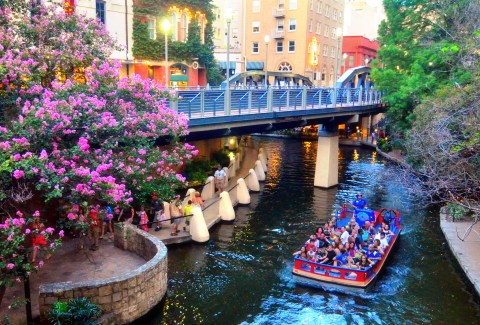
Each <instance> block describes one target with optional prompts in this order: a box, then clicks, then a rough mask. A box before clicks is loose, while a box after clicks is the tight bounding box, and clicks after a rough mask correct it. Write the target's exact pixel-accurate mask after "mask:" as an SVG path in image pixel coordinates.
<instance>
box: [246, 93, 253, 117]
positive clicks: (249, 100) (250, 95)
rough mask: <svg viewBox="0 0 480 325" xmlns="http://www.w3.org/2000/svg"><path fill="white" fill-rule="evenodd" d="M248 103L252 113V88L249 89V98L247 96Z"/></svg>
mask: <svg viewBox="0 0 480 325" xmlns="http://www.w3.org/2000/svg"><path fill="white" fill-rule="evenodd" d="M247 103H248V114H250V111H251V110H252V90H251V89H249V90H248V98H247Z"/></svg>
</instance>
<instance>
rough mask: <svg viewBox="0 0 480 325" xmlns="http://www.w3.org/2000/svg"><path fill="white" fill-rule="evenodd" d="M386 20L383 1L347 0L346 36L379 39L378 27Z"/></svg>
mask: <svg viewBox="0 0 480 325" xmlns="http://www.w3.org/2000/svg"><path fill="white" fill-rule="evenodd" d="M384 19H386V16H385V10H384V8H383V1H382V0H345V20H344V27H343V29H344V35H345V36H364V37H366V38H368V39H376V38H377V37H378V26H379V25H380V23H381V22H382V20H384Z"/></svg>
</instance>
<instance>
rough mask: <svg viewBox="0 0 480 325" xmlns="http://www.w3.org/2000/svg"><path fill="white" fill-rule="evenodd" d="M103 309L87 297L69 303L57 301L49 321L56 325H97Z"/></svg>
mask: <svg viewBox="0 0 480 325" xmlns="http://www.w3.org/2000/svg"><path fill="white" fill-rule="evenodd" d="M101 314H102V308H100V306H98V305H97V304H94V303H93V302H91V301H90V300H88V299H87V298H85V297H82V298H74V299H71V300H69V301H68V302H63V301H57V302H56V303H54V304H53V309H52V310H51V311H50V312H49V313H48V319H49V320H50V321H51V322H52V323H53V324H55V325H69V324H72V325H83V324H85V325H96V324H99V323H98V322H97V321H96V320H97V319H98V318H99V317H100V316H101Z"/></svg>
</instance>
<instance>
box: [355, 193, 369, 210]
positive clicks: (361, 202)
mask: <svg viewBox="0 0 480 325" xmlns="http://www.w3.org/2000/svg"><path fill="white" fill-rule="evenodd" d="M352 205H353V206H354V207H355V208H356V209H365V207H366V206H367V201H366V200H365V199H364V198H363V197H362V193H358V194H357V198H356V199H355V200H354V201H353V202H352Z"/></svg>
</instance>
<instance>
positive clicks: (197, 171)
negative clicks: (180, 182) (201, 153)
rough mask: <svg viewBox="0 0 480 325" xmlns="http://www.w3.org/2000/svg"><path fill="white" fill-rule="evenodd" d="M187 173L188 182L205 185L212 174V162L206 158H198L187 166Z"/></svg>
mask: <svg viewBox="0 0 480 325" xmlns="http://www.w3.org/2000/svg"><path fill="white" fill-rule="evenodd" d="M185 173H186V174H187V180H188V182H190V183H192V182H193V183H203V182H204V181H205V180H206V179H207V177H208V176H209V174H211V173H212V166H211V162H210V160H208V159H206V158H205V157H198V158H196V159H194V160H192V161H190V162H188V163H187V164H186V165H185Z"/></svg>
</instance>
